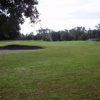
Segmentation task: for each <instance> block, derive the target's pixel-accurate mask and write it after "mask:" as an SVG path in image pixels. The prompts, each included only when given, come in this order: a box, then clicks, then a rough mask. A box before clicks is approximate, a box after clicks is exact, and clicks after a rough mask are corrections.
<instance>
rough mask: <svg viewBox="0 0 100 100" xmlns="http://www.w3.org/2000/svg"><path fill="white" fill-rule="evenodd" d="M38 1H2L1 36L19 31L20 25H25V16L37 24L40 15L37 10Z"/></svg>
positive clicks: (0, 7)
mask: <svg viewBox="0 0 100 100" xmlns="http://www.w3.org/2000/svg"><path fill="white" fill-rule="evenodd" d="M36 4H38V1H37V0H0V30H1V31H0V34H2V35H3V36H6V35H4V34H6V33H11V32H13V31H16V30H17V31H19V30H20V28H17V27H18V26H19V24H23V23H24V20H25V18H24V16H25V17H26V18H30V22H31V23H35V22H36V21H37V19H38V16H39V13H38V10H37V8H36V6H35V5H36Z"/></svg>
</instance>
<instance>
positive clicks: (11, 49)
mask: <svg viewBox="0 0 100 100" xmlns="http://www.w3.org/2000/svg"><path fill="white" fill-rule="evenodd" d="M41 49H43V47H40V46H26V45H7V46H3V47H0V54H8V53H15V52H27V51H34V50H35V51H36V50H41Z"/></svg>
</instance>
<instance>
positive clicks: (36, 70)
mask: <svg viewBox="0 0 100 100" xmlns="http://www.w3.org/2000/svg"><path fill="white" fill-rule="evenodd" d="M11 44H18V45H31V46H32V45H33V46H41V47H44V48H45V49H43V50H37V51H33V52H32V51H31V52H21V53H13V54H3V55H0V100H100V42H90V41H70V42H43V41H19V42H14V41H6V42H5V41H4V42H0V46H6V45H11Z"/></svg>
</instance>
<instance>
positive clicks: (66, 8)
mask: <svg viewBox="0 0 100 100" xmlns="http://www.w3.org/2000/svg"><path fill="white" fill-rule="evenodd" d="M38 1H39V5H38V6H37V7H38V10H39V12H40V13H41V15H40V19H41V20H42V22H41V23H42V25H43V28H51V29H54V30H60V29H71V28H73V27H75V26H85V27H86V28H89V27H90V28H94V27H95V25H96V24H98V23H99V22H100V10H99V9H100V5H99V4H100V0H38ZM26 29H27V28H26Z"/></svg>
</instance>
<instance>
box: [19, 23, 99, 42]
mask: <svg viewBox="0 0 100 100" xmlns="http://www.w3.org/2000/svg"><path fill="white" fill-rule="evenodd" d="M96 28H97V29H92V30H91V29H89V30H86V29H85V27H75V28H72V29H71V30H67V29H65V30H61V31H54V30H51V29H48V28H46V29H39V30H38V31H37V34H36V35H34V33H33V32H31V33H30V34H26V35H24V34H20V35H19V39H20V40H43V41H71V40H100V24H98V25H97V26H96Z"/></svg>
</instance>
